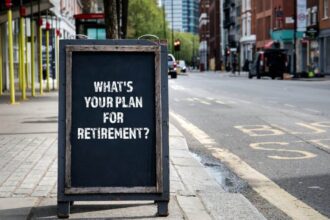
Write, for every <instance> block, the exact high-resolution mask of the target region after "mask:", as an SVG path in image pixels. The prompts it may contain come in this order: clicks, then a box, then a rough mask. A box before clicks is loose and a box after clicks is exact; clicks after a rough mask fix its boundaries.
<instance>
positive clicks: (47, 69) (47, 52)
mask: <svg viewBox="0 0 330 220" xmlns="http://www.w3.org/2000/svg"><path fill="white" fill-rule="evenodd" d="M46 26H47V28H46V80H47V81H46V83H47V84H46V89H47V92H50V81H49V29H48V22H47V24H46Z"/></svg>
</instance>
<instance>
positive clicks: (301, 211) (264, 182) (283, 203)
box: [170, 112, 328, 220]
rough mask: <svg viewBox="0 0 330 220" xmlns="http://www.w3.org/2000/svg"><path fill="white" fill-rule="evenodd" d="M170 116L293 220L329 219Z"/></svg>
mask: <svg viewBox="0 0 330 220" xmlns="http://www.w3.org/2000/svg"><path fill="white" fill-rule="evenodd" d="M170 115H171V117H172V118H173V119H175V120H176V121H177V122H178V123H179V124H180V125H181V126H182V128H184V129H185V130H186V131H187V132H188V133H190V134H191V135H192V136H193V137H194V138H196V139H197V140H198V141H199V142H200V143H201V144H202V145H204V147H205V148H207V149H209V150H210V151H211V152H212V155H213V156H214V157H216V158H218V159H220V160H221V161H222V162H224V163H225V164H226V165H227V166H229V167H230V168H231V169H232V170H233V171H234V172H235V173H236V174H237V175H238V176H239V177H241V178H243V179H244V180H246V181H247V182H248V183H249V185H250V186H251V187H252V188H253V189H254V190H255V191H256V192H257V193H259V195H260V196H262V197H263V198H264V199H266V200H267V201H268V202H270V203H271V204H273V205H274V206H276V207H277V208H278V209H280V210H282V211H283V212H285V213H286V214H287V215H288V216H290V217H291V218H292V219H297V220H298V219H299V220H302V219H319V220H323V219H324V220H325V219H328V218H327V217H325V216H324V215H322V214H321V213H319V212H318V211H316V210H314V209H313V208H312V207H310V206H309V205H307V204H306V203H304V202H303V201H301V200H299V199H298V198H296V197H294V196H292V195H291V194H289V193H288V192H286V191H285V190H284V189H282V188H280V187H279V186H278V185H276V184H275V183H274V182H273V181H272V180H270V179H269V178H268V177H266V176H265V175H263V174H261V173H259V172H258V171H257V170H255V169H253V168H252V167H251V166H249V165H248V164H247V163H246V162H245V161H243V160H242V159H241V158H239V157H238V156H236V155H235V154H233V153H231V152H230V151H229V150H227V149H225V148H220V147H218V145H217V143H216V141H215V140H214V139H212V138H211V137H209V136H208V135H207V134H206V133H205V132H204V131H202V130H201V129H199V128H198V127H196V126H195V125H193V124H192V123H190V122H189V121H187V120H186V119H185V118H183V117H182V116H180V115H178V114H176V113H174V112H170Z"/></svg>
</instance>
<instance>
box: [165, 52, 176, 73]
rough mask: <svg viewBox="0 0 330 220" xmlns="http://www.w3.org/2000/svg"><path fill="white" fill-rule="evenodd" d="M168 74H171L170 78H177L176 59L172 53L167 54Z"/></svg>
mask: <svg viewBox="0 0 330 220" xmlns="http://www.w3.org/2000/svg"><path fill="white" fill-rule="evenodd" d="M167 57H168V59H167V60H168V75H171V78H177V76H178V74H177V72H176V66H177V64H176V61H175V58H174V56H173V55H172V54H168V56H167Z"/></svg>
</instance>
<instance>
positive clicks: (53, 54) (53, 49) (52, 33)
mask: <svg viewBox="0 0 330 220" xmlns="http://www.w3.org/2000/svg"><path fill="white" fill-rule="evenodd" d="M51 18H52V23H51V30H52V32H51V37H52V61H51V64H52V79H53V80H52V84H53V90H55V77H54V76H55V72H54V70H55V71H56V66H55V68H54V66H53V64H54V56H56V54H55V53H56V51H55V48H54V31H53V30H54V28H53V22H54V17H53V16H52V17H51Z"/></svg>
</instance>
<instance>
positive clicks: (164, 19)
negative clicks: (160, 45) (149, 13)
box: [162, 3, 167, 39]
mask: <svg viewBox="0 0 330 220" xmlns="http://www.w3.org/2000/svg"><path fill="white" fill-rule="evenodd" d="M162 8H163V26H164V39H166V38H167V36H166V17H165V16H166V14H165V4H164V3H163V7H162Z"/></svg>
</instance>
